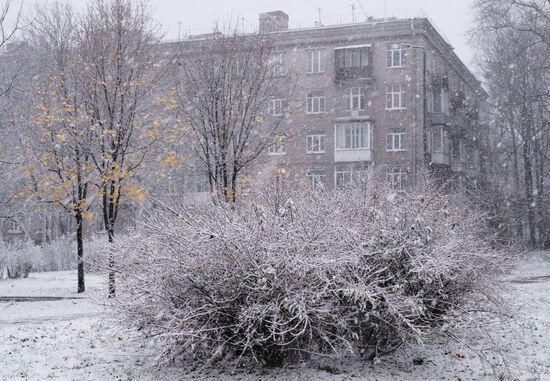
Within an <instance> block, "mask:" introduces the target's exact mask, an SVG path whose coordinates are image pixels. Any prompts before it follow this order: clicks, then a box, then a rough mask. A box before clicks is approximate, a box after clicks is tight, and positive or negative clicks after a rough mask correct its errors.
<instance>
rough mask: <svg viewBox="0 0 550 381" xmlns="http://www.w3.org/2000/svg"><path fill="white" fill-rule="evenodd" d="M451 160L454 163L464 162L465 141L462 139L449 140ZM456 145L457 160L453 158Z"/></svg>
mask: <svg viewBox="0 0 550 381" xmlns="http://www.w3.org/2000/svg"><path fill="white" fill-rule="evenodd" d="M451 142H452V147H451V159H452V160H453V161H456V162H460V163H463V162H465V161H466V150H465V141H464V139H462V138H454V139H452V140H451ZM457 143H458V158H457V157H455V149H456V145H457Z"/></svg>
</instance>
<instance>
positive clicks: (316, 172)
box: [306, 169, 326, 191]
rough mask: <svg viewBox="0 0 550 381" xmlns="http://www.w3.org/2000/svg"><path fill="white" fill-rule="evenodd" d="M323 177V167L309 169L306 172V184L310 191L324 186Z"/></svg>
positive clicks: (321, 188)
mask: <svg viewBox="0 0 550 381" xmlns="http://www.w3.org/2000/svg"><path fill="white" fill-rule="evenodd" d="M325 178H326V175H325V170H324V169H310V170H308V171H307V172H306V181H307V185H308V186H309V189H311V190H312V191H320V190H323V189H324V188H325V186H324V184H325Z"/></svg>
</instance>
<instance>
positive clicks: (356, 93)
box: [344, 87, 365, 111]
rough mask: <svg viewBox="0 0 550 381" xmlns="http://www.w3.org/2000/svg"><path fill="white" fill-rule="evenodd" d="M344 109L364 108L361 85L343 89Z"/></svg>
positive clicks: (363, 95) (363, 90)
mask: <svg viewBox="0 0 550 381" xmlns="http://www.w3.org/2000/svg"><path fill="white" fill-rule="evenodd" d="M344 100H345V103H346V111H352V110H364V109H365V89H364V88H363V87H350V88H347V89H345V90H344Z"/></svg>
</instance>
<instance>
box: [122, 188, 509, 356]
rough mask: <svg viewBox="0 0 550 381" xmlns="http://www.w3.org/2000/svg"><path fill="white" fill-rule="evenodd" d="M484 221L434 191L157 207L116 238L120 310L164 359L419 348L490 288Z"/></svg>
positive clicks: (493, 262)
mask: <svg viewBox="0 0 550 381" xmlns="http://www.w3.org/2000/svg"><path fill="white" fill-rule="evenodd" d="M482 221H483V218H481V216H480V214H479V212H477V211H476V210H475V209H474V208H469V207H468V205H467V203H465V202H464V200H456V199H454V198H453V197H451V196H445V195H440V194H438V193H437V192H436V191H434V190H431V189H430V188H429V187H425V188H424V189H423V190H422V191H418V192H415V193H411V194H405V193H399V194H396V193H393V192H391V191H390V190H389V189H387V188H385V187H383V186H370V187H356V188H349V189H345V190H342V191H338V192H330V193H329V192H327V193H310V192H307V191H301V190H294V191H290V192H288V193H287V195H286V196H283V195H279V196H278V200H277V202H276V203H273V198H271V197H266V193H261V194H259V195H255V196H252V201H250V202H248V203H246V204H242V205H237V206H211V207H204V206H202V207H200V208H192V207H184V206H177V205H170V204H169V203H160V205H159V206H158V208H157V209H156V211H155V212H153V213H152V215H151V216H150V217H149V218H148V219H147V220H146V222H145V223H144V224H143V225H142V226H140V227H139V228H138V229H137V230H136V231H135V232H134V233H133V234H131V235H130V236H128V237H126V238H125V239H122V240H119V242H118V253H119V256H118V257H117V263H118V269H117V271H118V272H119V273H120V277H119V284H120V286H119V298H118V300H117V303H118V307H119V308H120V311H121V312H122V315H123V316H124V317H125V318H126V320H125V321H126V322H127V323H128V324H130V325H134V326H137V327H138V328H139V329H140V330H143V331H144V332H146V333H147V335H150V336H152V337H156V338H157V340H158V343H157V344H159V345H160V347H161V349H162V355H161V356H160V360H174V359H177V358H193V359H196V360H199V361H203V362H212V361H215V360H216V359H220V358H222V357H226V356H230V357H231V356H237V357H239V356H252V357H253V358H255V359H257V360H258V361H261V362H263V363H266V364H272V365H280V364H282V363H283V362H285V361H292V360H294V359H297V358H300V357H304V356H308V355H309V354H312V353H320V354H330V355H341V354H345V353H359V354H362V355H364V356H365V357H370V358H372V357H375V356H379V355H381V354H384V353H387V352H390V351H393V350H395V349H396V348H397V347H399V346H400V345H402V344H404V343H411V342H412V343H417V342H419V341H422V340H423V339H424V338H425V337H426V335H427V334H428V333H430V332H431V331H432V330H433V329H434V327H437V326H440V325H442V324H443V323H444V322H446V320H447V319H452V316H454V315H453V314H452V313H451V312H453V311H454V310H455V309H456V308H458V307H459V306H460V305H461V304H462V303H465V302H467V301H468V300H469V299H471V298H472V296H473V295H474V294H476V293H479V294H484V293H490V292H491V290H492V289H494V284H493V282H494V274H495V271H496V270H497V267H498V263H499V261H500V258H499V256H498V255H497V254H496V253H495V252H494V251H493V250H492V249H491V247H490V246H489V245H488V244H487V243H486V241H485V240H484V239H483V238H482V237H483V236H484V235H483V234H482V231H483V230H484V226H482V225H481V223H482ZM448 323H449V322H448V321H447V322H446V323H445V324H448Z"/></svg>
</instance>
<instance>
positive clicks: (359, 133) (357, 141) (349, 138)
mask: <svg viewBox="0 0 550 381" xmlns="http://www.w3.org/2000/svg"><path fill="white" fill-rule="evenodd" d="M371 148H372V128H371V125H370V123H342V124H338V125H336V149H337V150H356V149H371Z"/></svg>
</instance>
